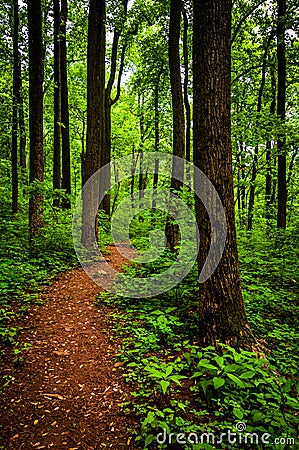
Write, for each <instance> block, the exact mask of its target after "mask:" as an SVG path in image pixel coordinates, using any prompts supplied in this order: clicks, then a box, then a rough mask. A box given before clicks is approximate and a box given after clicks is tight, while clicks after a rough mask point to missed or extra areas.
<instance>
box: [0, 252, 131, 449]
mask: <svg viewBox="0 0 299 450" xmlns="http://www.w3.org/2000/svg"><path fill="white" fill-rule="evenodd" d="M109 260H110V262H109V264H111V265H112V266H113V267H114V268H116V269H119V268H120V266H121V265H122V264H124V263H125V262H126V260H125V259H124V257H123V256H121V255H120V254H119V253H118V252H117V250H116V249H115V248H114V247H111V248H110V255H109ZM98 292H99V288H98V286H97V285H96V284H95V283H93V281H92V280H90V279H89V278H88V277H87V275H86V274H85V272H84V271H83V270H81V269H76V270H72V271H70V272H68V273H65V274H62V275H61V276H60V277H59V279H58V280H57V281H56V282H54V284H53V285H52V286H50V287H49V288H47V289H46V291H45V294H44V297H45V298H46V299H48V301H46V302H45V303H44V304H43V305H42V306H39V307H32V308H31V310H30V312H29V313H28V314H27V315H26V317H25V319H24V323H23V324H22V325H23V327H24V328H23V330H22V332H21V333H20V340H21V341H22V342H29V343H30V344H31V345H32V347H31V348H30V350H28V351H27V352H26V354H25V357H24V362H23V363H22V365H21V366H20V367H19V368H17V369H14V368H13V366H12V364H11V358H9V357H8V356H7V358H6V359H5V360H4V368H3V373H4V375H13V376H14V378H15V381H14V383H13V384H11V385H10V386H9V387H8V388H7V389H6V392H5V394H6V395H5V398H4V404H3V405H2V413H1V417H2V419H1V426H2V430H1V435H2V443H1V444H2V445H4V447H5V448H7V449H32V448H37V449H43V448H45V449H48V448H53V449H58V450H59V449H68V450H71V449H73V450H74V449H80V450H81V449H82V450H85V449H106V448H107V449H115V450H117V449H122V448H125V449H133V448H134V445H133V444H131V440H130V434H129V433H128V431H127V428H128V427H129V428H135V427H136V426H137V424H136V422H135V420H134V418H133V417H131V416H128V415H125V414H124V413H123V412H122V410H121V407H120V405H121V404H122V402H123V401H125V400H127V399H126V398H125V391H126V389H127V387H126V385H125V382H124V380H123V377H122V374H121V369H120V367H119V364H115V363H114V362H113V357H114V355H115V354H116V353H117V352H118V350H119V345H120V343H119V342H117V341H116V340H114V339H111V337H112V330H111V324H109V322H107V321H106V319H107V316H108V314H109V312H110V310H109V308H103V307H102V308H101V309H97V308H95V307H94V300H95V296H96V294H97V293H98Z"/></svg>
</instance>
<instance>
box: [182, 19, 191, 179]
mask: <svg viewBox="0 0 299 450" xmlns="http://www.w3.org/2000/svg"><path fill="white" fill-rule="evenodd" d="M183 18H184V38H183V53H184V69H185V73H184V104H185V111H186V161H188V162H190V161H191V155H190V152H191V107H190V102H189V97H188V83H189V55H188V28H189V23H188V17H187V13H186V11H183ZM186 181H187V184H188V186H190V168H189V166H187V169H186Z"/></svg>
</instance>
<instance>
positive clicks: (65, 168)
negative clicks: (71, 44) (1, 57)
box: [60, 0, 71, 208]
mask: <svg viewBox="0 0 299 450" xmlns="http://www.w3.org/2000/svg"><path fill="white" fill-rule="evenodd" d="M67 13H68V6H67V0H61V19H60V20H61V22H60V69H61V122H62V127H61V139H62V140H61V150H62V161H61V162H62V182H61V187H62V189H64V190H65V193H66V194H67V195H68V196H70V195H71V155H70V124H69V102H68V84H67V50H66V22H67ZM62 203H63V207H64V208H70V206H71V204H70V198H69V197H68V198H64V200H63V202H62Z"/></svg>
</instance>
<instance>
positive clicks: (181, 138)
mask: <svg viewBox="0 0 299 450" xmlns="http://www.w3.org/2000/svg"><path fill="white" fill-rule="evenodd" d="M181 12H182V1H181V0H171V1H170V21H169V41H168V57H169V72H170V85H171V98H172V117H173V150H172V151H173V155H174V156H178V157H180V158H184V156H185V118H184V101H183V93H182V80H181V63H180V29H181V26H180V25H181ZM175 174H181V175H182V176H181V178H183V175H184V164H183V163H182V164H179V163H177V162H174V161H173V164H172V178H171V192H174V193H176V194H177V193H178V191H179V190H180V189H181V187H182V182H180V181H178V180H177V179H176V177H175ZM165 234H166V238H167V245H168V247H169V249H170V250H174V248H175V246H177V245H178V239H179V228H178V225H174V224H172V223H171V221H169V220H168V221H167V224H166V230H165Z"/></svg>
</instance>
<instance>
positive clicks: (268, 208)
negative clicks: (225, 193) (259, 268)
mask: <svg viewBox="0 0 299 450" xmlns="http://www.w3.org/2000/svg"><path fill="white" fill-rule="evenodd" d="M271 95H272V100H271V104H270V117H274V114H275V107H276V80H275V73H274V68H273V67H271ZM266 164H267V166H266V192H265V209H266V219H267V221H269V220H270V219H271V217H272V214H271V190H272V141H271V139H269V140H268V141H267V142H266Z"/></svg>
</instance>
